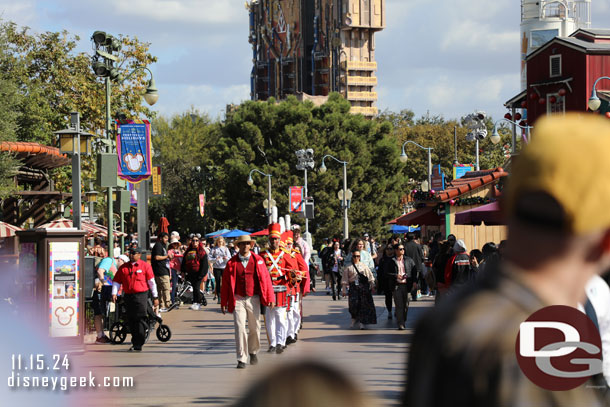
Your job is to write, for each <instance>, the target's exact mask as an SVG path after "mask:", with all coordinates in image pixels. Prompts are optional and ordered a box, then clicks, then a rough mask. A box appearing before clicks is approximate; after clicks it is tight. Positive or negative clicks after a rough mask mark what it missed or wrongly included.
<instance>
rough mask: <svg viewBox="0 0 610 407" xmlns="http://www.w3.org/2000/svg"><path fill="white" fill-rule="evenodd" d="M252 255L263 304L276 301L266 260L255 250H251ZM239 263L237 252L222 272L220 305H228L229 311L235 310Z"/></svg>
mask: <svg viewBox="0 0 610 407" xmlns="http://www.w3.org/2000/svg"><path fill="white" fill-rule="evenodd" d="M250 255H251V256H252V257H253V259H254V263H255V267H256V278H258V282H259V286H260V290H261V295H260V299H261V304H262V305H264V306H267V305H269V304H271V303H273V302H274V301H275V295H274V294H273V285H272V284H271V277H270V276H269V272H268V271H267V267H266V266H265V260H263V258H262V257H261V256H259V255H257V254H255V253H253V252H250ZM238 263H240V260H239V254H236V255H235V256H233V257H231V259H229V261H228V262H227V266H226V267H225V269H224V272H223V273H222V284H221V286H220V290H221V293H220V299H221V301H220V305H221V306H223V307H227V308H228V311H229V312H233V311H234V310H235V276H236V268H237V264H238Z"/></svg>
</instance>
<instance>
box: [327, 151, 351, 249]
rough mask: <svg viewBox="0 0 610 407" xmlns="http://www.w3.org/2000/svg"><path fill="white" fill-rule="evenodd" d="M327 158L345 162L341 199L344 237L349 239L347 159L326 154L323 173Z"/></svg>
mask: <svg viewBox="0 0 610 407" xmlns="http://www.w3.org/2000/svg"><path fill="white" fill-rule="evenodd" d="M326 158H332V159H333V160H335V161H336V162H338V163H339V164H343V190H342V192H343V193H342V194H341V197H340V199H341V207H342V208H343V239H344V240H347V239H348V237H349V223H348V218H347V200H348V199H349V198H348V195H349V193H348V191H349V190H348V189H347V161H341V160H339V159H338V158H336V157H334V156H332V155H330V154H326V155H325V156H324V157H322V164H321V165H320V172H321V173H322V174H324V173H325V172H326V166H325V165H324V160H325V159H326ZM349 192H351V191H349ZM350 198H351V197H350Z"/></svg>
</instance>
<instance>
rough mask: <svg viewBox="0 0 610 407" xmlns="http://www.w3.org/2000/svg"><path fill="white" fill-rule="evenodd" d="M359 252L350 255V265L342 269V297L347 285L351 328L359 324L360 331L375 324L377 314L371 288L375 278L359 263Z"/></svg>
mask: <svg viewBox="0 0 610 407" xmlns="http://www.w3.org/2000/svg"><path fill="white" fill-rule="evenodd" d="M360 254H361V253H360V251H359V250H355V251H354V252H353V253H352V264H351V265H350V266H348V267H345V268H344V269H343V278H342V285H343V296H345V291H346V289H347V287H348V285H349V297H348V301H349V313H350V314H351V316H352V324H351V327H352V328H354V327H355V326H356V324H357V323H358V324H360V329H364V328H365V325H368V324H376V323H377V314H376V312H375V303H374V302H373V293H372V292H371V287H372V286H373V285H374V284H375V277H374V276H373V273H372V272H371V270H370V269H369V267H368V266H367V265H365V264H364V263H361V262H360Z"/></svg>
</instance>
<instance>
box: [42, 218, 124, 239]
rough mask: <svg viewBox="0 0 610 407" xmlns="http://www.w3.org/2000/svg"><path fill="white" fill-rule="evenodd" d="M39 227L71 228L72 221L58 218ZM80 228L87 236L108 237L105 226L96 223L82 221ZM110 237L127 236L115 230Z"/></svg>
mask: <svg viewBox="0 0 610 407" xmlns="http://www.w3.org/2000/svg"><path fill="white" fill-rule="evenodd" d="M40 227H41V228H45V229H55V228H71V227H73V226H72V220H70V219H66V218H60V219H56V220H54V221H52V222H49V223H45V224H44V225H42V226H40ZM81 227H82V229H83V230H84V231H86V232H87V234H88V235H94V234H96V233H97V234H98V235H99V236H103V237H107V236H108V228H107V227H106V226H103V225H98V224H97V223H91V222H88V221H82V222H81ZM112 235H113V236H127V234H126V233H123V232H118V231H116V230H114V231H113V233H112Z"/></svg>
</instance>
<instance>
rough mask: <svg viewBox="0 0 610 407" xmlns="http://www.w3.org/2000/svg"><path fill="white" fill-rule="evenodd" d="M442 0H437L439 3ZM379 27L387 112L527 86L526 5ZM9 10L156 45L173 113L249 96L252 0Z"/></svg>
mask: <svg viewBox="0 0 610 407" xmlns="http://www.w3.org/2000/svg"><path fill="white" fill-rule="evenodd" d="M431 4H432V5H431ZM386 7H387V10H388V13H387V21H386V23H387V28H386V29H385V30H384V31H381V32H380V33H378V34H377V37H376V46H377V50H376V59H377V61H378V72H377V75H378V77H379V86H378V89H377V91H378V92H379V102H378V106H379V108H380V109H382V110H383V109H386V108H387V109H390V110H394V111H399V110H401V109H411V110H413V111H415V113H416V115H418V116H420V115H422V114H425V113H426V112H430V114H440V115H443V116H444V117H445V118H448V119H451V118H458V117H461V116H464V115H466V114H468V113H471V112H472V111H474V110H484V111H487V112H488V113H490V114H492V115H493V116H494V117H496V118H499V117H501V116H503V115H504V113H505V112H506V110H505V109H504V108H503V106H502V105H503V102H504V101H506V100H507V99H509V98H510V97H512V96H514V95H515V94H516V93H518V91H519V90H520V89H519V86H520V85H519V52H520V51H519V24H520V2H519V1H517V0H493V1H492V0H435V1H430V0H386ZM0 16H1V17H2V19H3V20H10V21H14V22H15V23H17V24H18V25H20V26H28V27H30V28H31V29H32V30H33V31H35V32H44V31H58V30H62V29H66V30H68V31H69V32H71V33H73V34H77V35H79V36H80V38H81V42H80V45H79V50H81V51H84V52H88V53H90V52H91V43H90V41H89V38H90V36H91V34H92V33H93V31H95V30H103V31H107V32H109V33H112V34H125V35H129V36H135V37H137V38H138V39H140V40H141V41H145V42H150V43H151V52H152V54H153V55H156V56H157V57H158V58H159V62H158V63H156V64H154V65H153V66H151V69H152V71H153V72H154V74H155V80H156V83H157V87H158V88H159V93H160V97H159V101H158V102H157V104H156V105H155V106H154V108H155V110H157V111H158V112H159V114H161V115H163V116H166V117H169V116H172V115H174V114H179V113H182V112H185V111H187V110H189V109H190V108H191V107H193V108H195V109H198V110H199V111H202V112H207V113H209V114H210V115H211V116H212V117H218V116H221V115H223V112H224V108H225V105H226V104H227V103H239V102H240V101H242V100H247V99H248V98H249V93H250V85H249V77H250V69H251V55H252V53H251V48H250V45H249V44H248V13H247V11H246V9H245V7H244V0H129V1H125V0H106V1H105V2H94V1H89V0H52V1H50V0H45V1H43V0H18V1H15V0H12V1H7V0H0ZM592 20H593V27H595V28H610V4H609V2H607V1H605V0H593V2H592Z"/></svg>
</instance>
